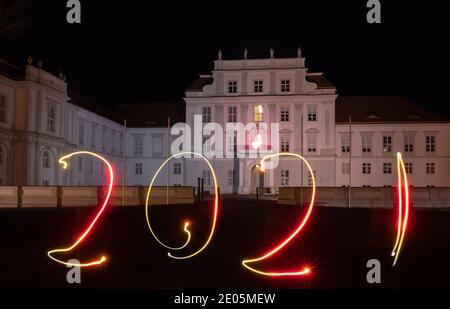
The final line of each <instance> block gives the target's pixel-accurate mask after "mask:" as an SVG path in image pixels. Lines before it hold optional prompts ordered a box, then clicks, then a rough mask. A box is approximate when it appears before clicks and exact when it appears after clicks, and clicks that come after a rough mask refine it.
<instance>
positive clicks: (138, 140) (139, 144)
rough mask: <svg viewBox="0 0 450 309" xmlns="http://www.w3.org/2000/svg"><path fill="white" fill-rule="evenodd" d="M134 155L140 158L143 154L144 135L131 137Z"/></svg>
mask: <svg viewBox="0 0 450 309" xmlns="http://www.w3.org/2000/svg"><path fill="white" fill-rule="evenodd" d="M133 141H134V155H136V156H142V155H143V154H144V135H133Z"/></svg>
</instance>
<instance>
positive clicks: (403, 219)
mask: <svg viewBox="0 0 450 309" xmlns="http://www.w3.org/2000/svg"><path fill="white" fill-rule="evenodd" d="M397 175H398V176H397V177H398V180H397V194H398V210H397V236H396V239H395V243H394V248H393V249H392V252H391V255H392V256H393V257H394V262H393V263H392V266H395V264H396V263H397V259H398V256H399V254H400V251H401V249H402V246H403V241H404V238H405V234H406V227H407V225H408V219H409V207H410V203H409V185H408V177H407V175H406V168H405V163H404V162H403V158H402V155H401V153H400V152H398V153H397ZM402 187H403V190H402ZM403 194H404V199H405V201H404V202H403ZM402 208H404V210H403V209H402Z"/></svg>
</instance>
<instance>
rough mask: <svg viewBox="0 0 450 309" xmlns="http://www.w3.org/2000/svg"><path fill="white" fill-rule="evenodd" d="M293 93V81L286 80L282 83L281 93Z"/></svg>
mask: <svg viewBox="0 0 450 309" xmlns="http://www.w3.org/2000/svg"><path fill="white" fill-rule="evenodd" d="M289 91H291V81H290V80H287V79H284V80H282V81H281V92H289Z"/></svg>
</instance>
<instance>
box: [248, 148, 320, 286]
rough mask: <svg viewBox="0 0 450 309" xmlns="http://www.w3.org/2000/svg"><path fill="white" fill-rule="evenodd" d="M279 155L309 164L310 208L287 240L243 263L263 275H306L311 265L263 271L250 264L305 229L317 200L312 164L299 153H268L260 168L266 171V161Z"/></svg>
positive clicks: (269, 253)
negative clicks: (293, 269)
mask: <svg viewBox="0 0 450 309" xmlns="http://www.w3.org/2000/svg"><path fill="white" fill-rule="evenodd" d="M277 156H291V157H296V158H299V159H301V160H302V161H303V162H304V163H305V165H306V166H307V168H308V171H309V173H310V175H311V180H312V194H311V200H310V202H309V206H308V210H307V212H306V215H305V216H304V217H303V220H302V221H301V222H300V224H299V226H298V227H297V228H296V229H295V231H294V232H293V233H292V234H290V235H289V237H287V238H286V239H285V240H283V241H282V242H281V243H279V244H278V245H277V246H275V247H274V248H273V249H271V250H269V251H268V252H266V253H264V254H263V255H262V256H260V257H258V258H254V259H248V260H243V261H242V265H243V266H244V267H245V268H247V269H248V270H250V271H252V272H254V273H257V274H259V275H263V276H272V277H275V276H304V275H308V274H310V273H311V268H310V267H309V266H304V267H303V268H301V269H299V270H296V271H289V272H266V271H261V270H258V269H256V268H253V267H250V266H249V265H248V264H250V263H255V262H259V261H263V260H265V259H267V258H269V257H271V256H272V255H274V254H275V253H277V252H279V251H280V250H281V249H282V248H283V247H284V246H286V245H287V244H288V243H289V242H290V241H291V240H292V239H293V238H294V237H295V236H297V234H298V233H300V231H301V230H302V229H303V227H304V226H305V224H306V223H307V222H308V219H309V217H310V216H311V213H312V210H313V208H314V200H315V196H316V180H315V177H314V173H313V170H312V168H311V165H310V164H309V163H308V161H307V160H306V159H305V158H303V157H302V156H300V155H298V154H295V153H290V152H282V153H276V154H272V155H268V156H266V157H264V158H263V159H262V160H261V162H260V170H261V171H262V172H264V171H265V167H264V161H266V160H268V159H271V158H274V157H277Z"/></svg>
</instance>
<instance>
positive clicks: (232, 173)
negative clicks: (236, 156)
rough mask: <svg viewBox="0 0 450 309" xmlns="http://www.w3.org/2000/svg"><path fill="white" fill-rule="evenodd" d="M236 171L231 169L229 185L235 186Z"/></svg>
mask: <svg viewBox="0 0 450 309" xmlns="http://www.w3.org/2000/svg"><path fill="white" fill-rule="evenodd" d="M235 174H236V173H235V171H234V170H229V171H228V185H229V186H234V185H235V184H236V180H235Z"/></svg>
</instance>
